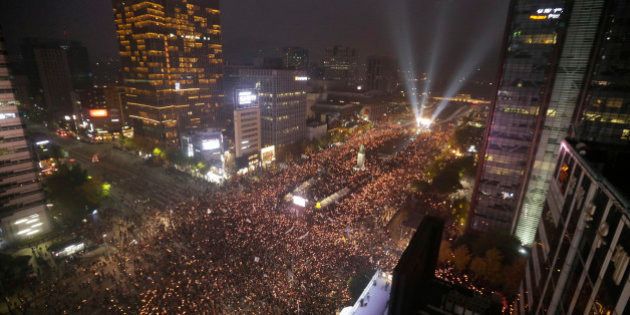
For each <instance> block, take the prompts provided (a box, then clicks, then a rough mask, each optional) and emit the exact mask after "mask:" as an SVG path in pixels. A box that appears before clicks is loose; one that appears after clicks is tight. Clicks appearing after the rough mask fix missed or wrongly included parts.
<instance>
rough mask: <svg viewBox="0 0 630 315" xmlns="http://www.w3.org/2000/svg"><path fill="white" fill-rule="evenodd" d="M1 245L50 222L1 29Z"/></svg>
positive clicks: (27, 235) (44, 229)
mask: <svg viewBox="0 0 630 315" xmlns="http://www.w3.org/2000/svg"><path fill="white" fill-rule="evenodd" d="M0 139H1V141H0V247H2V245H5V244H6V243H10V242H13V241H19V240H22V239H26V238H30V237H33V236H37V235H40V234H42V233H46V232H48V231H49V230H50V228H51V227H50V222H49V220H48V215H47V213H46V206H45V202H44V200H45V199H44V192H43V191H42V188H41V186H40V184H39V181H38V177H37V169H36V167H35V164H34V162H33V157H32V155H31V151H30V150H29V145H28V143H27V141H26V139H25V137H24V129H23V124H22V121H21V119H20V115H19V113H18V102H17V101H16V100H15V96H14V94H13V89H12V85H11V81H10V76H9V70H8V66H7V55H6V51H5V50H4V43H3V38H2V33H1V32H0Z"/></svg>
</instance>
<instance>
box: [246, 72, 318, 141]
mask: <svg viewBox="0 0 630 315" xmlns="http://www.w3.org/2000/svg"><path fill="white" fill-rule="evenodd" d="M239 76H240V78H241V83H242V84H243V85H244V86H253V87H254V88H255V90H256V93H257V100H258V106H259V107H260V120H261V122H260V124H261V134H262V146H269V145H274V146H276V148H281V147H283V146H285V145H289V144H293V143H297V142H300V141H302V140H304V138H305V137H306V130H307V129H306V89H307V82H308V77H306V72H305V71H299V70H276V69H240V70H239Z"/></svg>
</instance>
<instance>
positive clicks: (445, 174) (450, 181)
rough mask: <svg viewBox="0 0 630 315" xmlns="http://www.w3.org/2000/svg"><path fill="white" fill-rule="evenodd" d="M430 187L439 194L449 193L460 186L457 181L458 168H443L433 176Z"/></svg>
mask: <svg viewBox="0 0 630 315" xmlns="http://www.w3.org/2000/svg"><path fill="white" fill-rule="evenodd" d="M431 186H432V188H433V189H434V190H435V191H436V192H438V193H440V194H451V193H454V192H455V191H457V190H458V189H460V188H462V185H461V184H460V183H459V170H458V169H456V168H454V167H445V168H443V169H442V170H441V171H440V172H439V173H438V174H437V175H435V177H434V178H433V182H432V185H431Z"/></svg>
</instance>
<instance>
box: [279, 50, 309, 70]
mask: <svg viewBox="0 0 630 315" xmlns="http://www.w3.org/2000/svg"><path fill="white" fill-rule="evenodd" d="M282 62H283V65H284V68H285V69H292V70H307V69H308V64H309V58H308V50H306V49H305V48H302V47H286V48H284V50H283V54H282Z"/></svg>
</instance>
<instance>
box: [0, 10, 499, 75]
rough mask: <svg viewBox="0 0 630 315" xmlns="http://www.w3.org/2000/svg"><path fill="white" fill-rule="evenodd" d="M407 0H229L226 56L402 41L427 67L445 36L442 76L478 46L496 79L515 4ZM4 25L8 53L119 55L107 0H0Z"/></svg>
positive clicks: (373, 47) (237, 58)
mask: <svg viewBox="0 0 630 315" xmlns="http://www.w3.org/2000/svg"><path fill="white" fill-rule="evenodd" d="M404 1H405V0H231V1H228V0H225V1H222V3H221V7H222V8H221V9H222V12H223V16H222V18H223V21H222V23H223V31H224V33H223V36H224V37H223V40H224V46H225V47H224V52H225V59H226V61H228V62H231V63H244V62H250V61H251V60H252V58H253V57H254V56H255V55H256V54H257V53H258V51H260V50H262V51H264V52H266V53H269V52H273V51H274V49H277V48H280V47H283V46H303V47H306V48H308V49H309V50H310V51H311V55H312V59H315V60H318V59H319V58H320V57H321V55H322V51H323V49H324V48H325V47H327V46H332V45H335V44H338V45H347V46H353V47H356V48H357V49H358V52H359V54H360V56H361V57H365V56H367V55H370V54H385V55H391V56H394V57H397V55H399V51H398V50H400V49H399V47H401V45H400V44H401V41H407V43H410V47H411V55H412V56H413V59H414V62H415V63H416V67H417V68H418V69H419V71H425V69H426V64H427V60H428V56H429V55H430V51H431V50H430V47H431V46H432V44H433V43H434V40H435V37H440V39H441V41H440V42H441V43H440V49H439V51H440V53H439V54H438V58H437V59H438V60H437V61H438V64H437V66H436V72H439V73H440V74H441V76H443V77H445V78H447V77H449V76H450V75H452V74H454V73H455V72H456V70H457V69H458V68H460V67H461V66H462V65H463V64H465V63H466V60H467V59H469V58H470V55H474V53H475V52H476V51H478V54H482V55H483V56H484V57H483V58H482V60H479V61H476V62H474V63H477V64H479V67H480V68H481V70H482V71H480V72H478V74H480V77H481V78H482V79H492V78H493V77H494V75H495V73H496V66H497V61H498V60H497V59H498V55H499V49H500V44H501V39H502V35H503V30H504V24H505V17H506V14H507V5H508V3H509V1H506V0H407V1H406V4H405V7H403V6H402V5H401V3H402V2H404ZM405 14H406V15H407V16H406V17H405V16H404V15H405ZM438 19H442V24H441V26H439V25H440V24H439V23H438ZM405 20H406V21H407V23H405V22H404V21H405ZM402 24H405V25H402ZM0 25H2V27H3V29H4V34H5V38H6V40H7V42H8V50H9V53H10V54H11V53H15V52H16V49H17V48H18V45H19V41H20V39H21V38H22V37H26V36H36V37H52V38H68V39H76V40H80V41H82V42H84V44H85V45H86V46H87V47H88V49H89V52H90V57H91V59H92V60H93V61H96V60H99V59H102V58H104V57H107V56H115V55H116V48H117V47H116V45H117V43H116V40H115V38H114V24H113V18H112V9H111V2H110V1H109V0H63V1H56V0H55V1H53V0H47V1H44V0H0ZM401 29H405V30H408V32H407V31H403V32H401ZM438 29H440V30H441V32H438ZM405 33H409V34H405ZM438 33H439V34H438ZM403 46H404V45H403ZM472 59H475V58H472ZM475 67H477V66H475Z"/></svg>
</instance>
